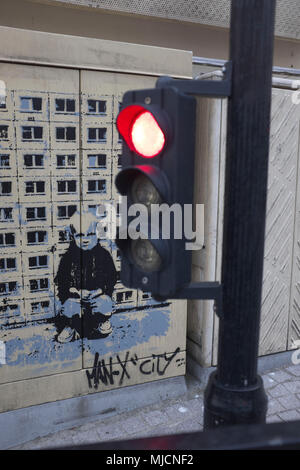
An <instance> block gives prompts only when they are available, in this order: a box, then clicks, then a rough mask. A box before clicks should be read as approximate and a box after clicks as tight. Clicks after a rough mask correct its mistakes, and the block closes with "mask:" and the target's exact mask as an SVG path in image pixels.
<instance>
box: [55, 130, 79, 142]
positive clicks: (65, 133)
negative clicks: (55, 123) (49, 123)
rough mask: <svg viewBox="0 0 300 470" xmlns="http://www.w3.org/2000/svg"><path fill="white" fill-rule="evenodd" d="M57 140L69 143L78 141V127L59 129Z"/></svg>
mask: <svg viewBox="0 0 300 470" xmlns="http://www.w3.org/2000/svg"><path fill="white" fill-rule="evenodd" d="M56 140H62V141H65V142H67V141H69V140H76V127H57V128H56Z"/></svg>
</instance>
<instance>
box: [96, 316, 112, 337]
mask: <svg viewBox="0 0 300 470" xmlns="http://www.w3.org/2000/svg"><path fill="white" fill-rule="evenodd" d="M112 330H113V329H112V326H111V323H110V320H106V321H104V322H102V323H99V325H98V327H97V328H95V330H94V332H95V333H100V334H101V335H105V336H107V335H110V333H111V332H112Z"/></svg>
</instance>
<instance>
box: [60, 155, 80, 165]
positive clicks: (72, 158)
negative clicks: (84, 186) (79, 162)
mask: <svg viewBox="0 0 300 470" xmlns="http://www.w3.org/2000/svg"><path fill="white" fill-rule="evenodd" d="M75 165H76V155H74V154H71V155H56V166H57V168H72V167H75Z"/></svg>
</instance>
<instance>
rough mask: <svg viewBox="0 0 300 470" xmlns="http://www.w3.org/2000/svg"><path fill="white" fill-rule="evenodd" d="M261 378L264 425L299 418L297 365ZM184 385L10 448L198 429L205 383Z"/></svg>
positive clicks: (299, 372) (190, 379)
mask: <svg viewBox="0 0 300 470" xmlns="http://www.w3.org/2000/svg"><path fill="white" fill-rule="evenodd" d="M262 377H263V381H264V384H265V388H266V391H267V394H268V396H269V407H268V417H267V422H270V423H271V422H280V421H293V420H296V419H300V365H297V366H293V365H292V363H291V362H290V363H289V365H288V366H285V367H281V368H274V369H273V370H268V371H265V372H264V373H263V374H262ZM186 385H187V388H186V391H185V393H184V394H183V395H181V396H179V397H173V398H171V397H170V398H167V399H165V400H157V401H156V402H155V403H152V404H149V405H147V406H143V407H141V408H139V409H135V410H131V411H126V412H123V413H120V414H118V415H115V416H112V417H103V416H102V417H95V418H96V419H95V421H93V422H91V423H87V424H82V425H79V426H73V427H70V428H69V429H66V430H64V431H59V432H56V433H53V434H50V435H48V436H45V437H43V438H39V439H35V440H33V441H30V442H27V443H25V444H23V445H21V446H15V447H12V448H13V449H16V450H21V449H22V450H23V449H24V450H31V449H43V448H53V447H59V446H64V445H70V444H74V445H76V444H77V445H78V444H81V443H94V442H105V441H109V440H110V441H113V440H122V439H132V438H140V437H143V436H145V437H146V436H147V437H149V436H155V435H163V434H176V433H183V432H192V431H198V430H202V426H203V389H204V387H205V383H204V382H203V381H202V382H200V381H199V379H195V378H193V377H192V376H189V375H188V376H186Z"/></svg>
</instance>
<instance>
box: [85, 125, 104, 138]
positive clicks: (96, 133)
mask: <svg viewBox="0 0 300 470" xmlns="http://www.w3.org/2000/svg"><path fill="white" fill-rule="evenodd" d="M88 141H89V142H106V127H89V128H88Z"/></svg>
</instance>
